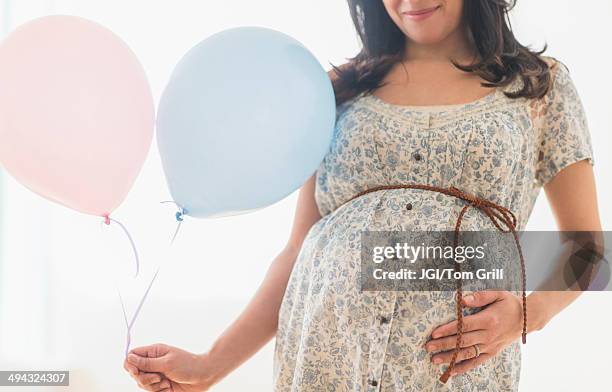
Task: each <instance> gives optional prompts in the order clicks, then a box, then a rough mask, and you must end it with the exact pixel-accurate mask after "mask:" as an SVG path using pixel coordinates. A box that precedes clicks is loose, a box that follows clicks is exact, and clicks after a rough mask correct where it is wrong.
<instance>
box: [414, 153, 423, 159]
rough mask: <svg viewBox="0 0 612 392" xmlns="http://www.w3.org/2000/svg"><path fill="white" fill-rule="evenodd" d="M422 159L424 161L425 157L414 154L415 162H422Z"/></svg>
mask: <svg viewBox="0 0 612 392" xmlns="http://www.w3.org/2000/svg"><path fill="white" fill-rule="evenodd" d="M421 159H423V157H422V156H421V154H419V153H418V152H417V153H415V154H414V160H415V161H420V160H421Z"/></svg>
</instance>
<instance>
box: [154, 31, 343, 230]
mask: <svg viewBox="0 0 612 392" xmlns="http://www.w3.org/2000/svg"><path fill="white" fill-rule="evenodd" d="M335 117H336V105H335V97H334V92H333V88H332V85H331V82H330V80H329V77H328V75H327V73H326V72H325V70H324V69H323V68H322V67H321V64H319V62H318V61H317V60H316V58H315V57H314V56H313V55H312V54H311V53H310V52H309V51H308V49H306V47H304V46H303V45H302V44H301V43H300V42H298V41H296V40H295V39H293V38H291V37H290V36H288V35H286V34H283V33H280V32H278V31H275V30H271V29H267V28H261V27H239V28H233V29H229V30H225V31H222V32H220V33H217V34H214V35H212V36H210V37H209V38H207V39H205V40H204V41H202V42H200V43H199V44H198V45H196V46H195V47H194V48H192V49H191V50H190V51H189V52H187V54H186V55H185V56H184V57H183V58H182V59H181V60H180V62H179V63H178V65H177V66H176V68H175V69H174V71H173V73H172V76H171V78H170V81H169V82H168V85H167V86H166V88H165V89H164V92H163V94H162V97H161V100H160V103H159V108H158V113H157V143H158V147H159V152H160V154H161V158H162V164H163V168H164V172H165V176H166V180H167V182H168V186H169V188H170V192H171V194H172V197H173V198H174V201H175V202H176V203H177V205H178V206H179V207H180V208H181V209H182V210H184V212H185V214H186V215H190V216H193V217H199V218H211V217H219V216H229V215H236V214H242V213H246V212H249V211H254V210H259V209H261V208H263V207H266V206H269V205H271V204H273V203H275V202H277V201H279V200H281V199H283V198H285V197H286V196H287V195H289V194H291V193H292V192H294V191H295V190H297V189H298V188H299V187H300V186H302V185H303V183H304V182H305V181H306V180H307V179H308V178H309V177H310V176H311V175H312V174H313V173H314V172H315V171H316V169H317V167H318V166H319V165H320V163H321V161H322V160H323V157H324V156H325V154H326V153H327V152H328V150H329V148H330V145H331V141H332V137H333V132H334V123H335Z"/></svg>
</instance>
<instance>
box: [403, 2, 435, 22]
mask: <svg viewBox="0 0 612 392" xmlns="http://www.w3.org/2000/svg"><path fill="white" fill-rule="evenodd" d="M438 8H440V6H439V5H437V6H435V7H428V8H422V9H420V10H410V11H404V12H402V14H404V15H406V16H407V17H408V18H410V19H413V20H423V19H425V18H428V17H429V16H431V15H432V14H433V13H434V12H435V11H437V10H438Z"/></svg>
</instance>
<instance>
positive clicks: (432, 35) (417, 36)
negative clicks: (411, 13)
mask: <svg viewBox="0 0 612 392" xmlns="http://www.w3.org/2000/svg"><path fill="white" fill-rule="evenodd" d="M432 30H435V29H418V30H413V31H409V32H408V33H407V34H406V36H407V37H408V39H409V40H410V41H412V42H415V43H417V44H422V45H433V44H437V43H438V42H442V41H443V40H444V39H445V38H446V37H447V35H446V34H444V33H443V32H441V31H432Z"/></svg>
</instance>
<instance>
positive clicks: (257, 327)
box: [204, 247, 298, 384]
mask: <svg viewBox="0 0 612 392" xmlns="http://www.w3.org/2000/svg"><path fill="white" fill-rule="evenodd" d="M297 254H298V249H295V248H290V247H287V248H286V249H284V250H283V251H282V252H281V253H280V254H279V255H278V256H277V257H276V258H275V259H274V260H273V262H272V263H271V265H270V267H269V269H268V272H267V273H266V276H265V278H264V281H263V282H262V284H261V286H260V287H259V289H258V291H257V293H256V294H255V295H254V297H253V298H252V299H251V301H250V302H249V304H248V305H247V307H246V308H245V310H244V311H243V312H242V314H241V315H240V316H239V317H238V318H237V319H236V320H235V321H234V322H233V323H232V324H231V325H230V326H229V327H228V328H227V329H226V330H225V331H224V332H223V334H221V336H219V338H217V340H216V341H215V342H214V344H213V345H212V347H211V348H210V350H209V351H208V352H207V353H206V354H204V355H205V357H206V362H207V366H208V367H209V369H208V371H207V372H206V373H207V374H208V377H210V378H211V379H210V380H208V381H209V383H211V384H213V383H216V382H217V381H219V380H220V379H222V378H223V377H225V376H226V375H227V374H228V373H230V372H231V371H232V370H234V369H235V368H237V367H238V366H240V365H241V364H242V363H243V362H244V361H246V360H247V359H249V358H250V357H251V356H252V355H254V354H255V353H256V352H257V351H258V350H259V349H261V348H262V347H263V346H264V345H265V344H266V343H267V342H269V341H270V339H272V338H273V337H274V336H275V334H276V330H277V326H278V312H279V309H280V305H281V302H282V298H283V295H284V293H285V289H286V287H287V283H288V280H289V275H290V274H291V270H292V268H293V264H294V262H295V259H296V257H297Z"/></svg>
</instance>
